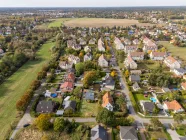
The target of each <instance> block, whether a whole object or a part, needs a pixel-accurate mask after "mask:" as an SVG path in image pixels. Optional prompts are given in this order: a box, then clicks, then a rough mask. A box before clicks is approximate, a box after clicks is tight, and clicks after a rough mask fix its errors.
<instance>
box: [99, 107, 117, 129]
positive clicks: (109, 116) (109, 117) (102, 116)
mask: <svg viewBox="0 0 186 140" xmlns="http://www.w3.org/2000/svg"><path fill="white" fill-rule="evenodd" d="M96 121H97V122H98V123H103V124H105V125H109V126H112V125H114V123H115V116H114V113H113V112H111V111H109V110H107V109H106V108H104V109H102V110H101V111H100V112H99V113H98V115H97V117H96Z"/></svg>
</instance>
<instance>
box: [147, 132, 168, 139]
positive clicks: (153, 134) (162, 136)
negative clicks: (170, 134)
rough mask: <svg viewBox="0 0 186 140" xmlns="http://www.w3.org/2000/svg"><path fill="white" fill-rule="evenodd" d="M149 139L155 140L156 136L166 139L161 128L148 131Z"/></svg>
mask: <svg viewBox="0 0 186 140" xmlns="http://www.w3.org/2000/svg"><path fill="white" fill-rule="evenodd" d="M148 134H149V136H150V138H151V140H157V139H158V138H164V139H168V138H167V135H166V133H165V132H164V131H163V130H159V131H148Z"/></svg>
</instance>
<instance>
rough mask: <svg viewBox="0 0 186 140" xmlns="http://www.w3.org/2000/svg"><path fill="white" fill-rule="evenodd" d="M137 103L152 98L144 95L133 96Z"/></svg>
mask: <svg viewBox="0 0 186 140" xmlns="http://www.w3.org/2000/svg"><path fill="white" fill-rule="evenodd" d="M133 96H134V98H135V100H136V102H139V101H140V100H149V99H150V97H145V96H144V95H143V94H133Z"/></svg>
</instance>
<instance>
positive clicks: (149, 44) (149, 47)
mask: <svg viewBox="0 0 186 140" xmlns="http://www.w3.org/2000/svg"><path fill="white" fill-rule="evenodd" d="M143 43H144V47H143V51H144V52H149V51H157V50H158V46H157V45H156V44H155V43H154V42H153V41H152V40H150V39H149V38H147V37H146V38H144V39H143Z"/></svg>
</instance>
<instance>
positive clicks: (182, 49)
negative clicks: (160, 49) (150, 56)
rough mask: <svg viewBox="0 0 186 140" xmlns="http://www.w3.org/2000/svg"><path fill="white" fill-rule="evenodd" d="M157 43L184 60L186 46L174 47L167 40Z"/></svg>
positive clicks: (185, 57) (185, 58)
mask: <svg viewBox="0 0 186 140" xmlns="http://www.w3.org/2000/svg"><path fill="white" fill-rule="evenodd" d="M159 44H161V45H163V46H164V47H166V48H167V49H168V51H169V52H171V54H172V55H173V56H178V57H180V58H182V59H183V60H186V55H185V54H186V47H176V46H174V45H172V44H170V43H169V42H167V41H161V42H159Z"/></svg>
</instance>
